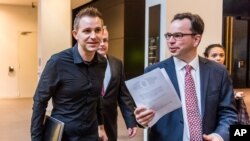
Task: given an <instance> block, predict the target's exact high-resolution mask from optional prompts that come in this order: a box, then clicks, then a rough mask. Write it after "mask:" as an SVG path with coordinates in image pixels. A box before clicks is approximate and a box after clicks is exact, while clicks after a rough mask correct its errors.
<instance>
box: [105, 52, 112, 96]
mask: <svg viewBox="0 0 250 141" xmlns="http://www.w3.org/2000/svg"><path fill="white" fill-rule="evenodd" d="M107 61H108V63H109V67H110V80H109V83H108V85H107V88H106V91H107V90H108V89H109V87H110V82H112V79H113V74H114V72H113V71H115V68H114V62H113V59H112V57H110V56H108V55H107ZM105 95H106V93H105ZM105 95H104V96H105Z"/></svg>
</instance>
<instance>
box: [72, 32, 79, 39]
mask: <svg viewBox="0 0 250 141" xmlns="http://www.w3.org/2000/svg"><path fill="white" fill-rule="evenodd" d="M72 35H73V36H74V38H75V39H76V40H78V34H77V31H75V30H73V31H72Z"/></svg>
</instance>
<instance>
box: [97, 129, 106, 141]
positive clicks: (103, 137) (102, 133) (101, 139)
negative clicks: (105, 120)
mask: <svg viewBox="0 0 250 141" xmlns="http://www.w3.org/2000/svg"><path fill="white" fill-rule="evenodd" d="M98 134H99V141H108V136H107V134H106V132H105V130H104V125H99V126H98Z"/></svg>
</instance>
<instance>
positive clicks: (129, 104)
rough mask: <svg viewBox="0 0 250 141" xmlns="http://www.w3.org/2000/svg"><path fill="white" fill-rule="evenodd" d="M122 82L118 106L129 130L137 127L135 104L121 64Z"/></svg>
mask: <svg viewBox="0 0 250 141" xmlns="http://www.w3.org/2000/svg"><path fill="white" fill-rule="evenodd" d="M120 66H121V73H120V74H121V80H120V92H119V95H118V104H119V107H120V110H121V113H122V115H123V118H124V120H125V123H126V126H127V128H132V127H136V126H137V122H136V119H135V116H134V107H135V103H134V101H133V99H132V97H131V95H130V93H129V91H128V89H127V87H126V85H125V74H124V69H123V65H122V63H121V65H120Z"/></svg>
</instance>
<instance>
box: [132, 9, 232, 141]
mask: <svg viewBox="0 0 250 141" xmlns="http://www.w3.org/2000/svg"><path fill="white" fill-rule="evenodd" d="M203 31H204V22H203V20H202V19H201V17H200V16H199V15H197V14H192V13H178V14H176V15H175V16H174V18H173V19H172V21H171V23H170V27H169V29H168V32H167V33H166V34H165V38H166V40H167V45H168V49H169V51H170V52H171V55H172V56H171V57H170V58H168V59H166V60H163V61H161V62H159V63H156V64H153V65H151V66H148V67H147V68H146V69H145V73H147V72H149V71H151V70H153V69H155V68H164V69H165V70H166V72H167V74H168V75H169V77H170V80H171V82H172V83H173V85H174V87H175V90H176V92H177V94H178V97H179V98H180V100H181V103H182V107H181V108H178V109H176V110H174V111H172V112H170V113H168V114H166V115H164V116H163V117H162V118H161V119H159V120H158V121H157V122H156V123H155V124H154V125H153V126H152V127H150V128H149V129H148V139H149V141H202V140H204V141H229V137H230V136H229V126H230V125H232V124H235V123H236V122H237V111H236V108H235V101H234V98H233V87H232V83H231V81H230V77H229V75H228V72H227V70H226V68H225V67H223V66H222V65H220V64H218V63H216V62H214V61H210V60H208V59H206V58H202V57H200V56H198V54H197V48H198V45H199V43H200V42H201V38H202V34H203ZM134 113H135V115H136V119H137V121H138V123H139V124H141V125H142V126H147V125H148V123H149V122H150V121H151V120H152V119H153V118H154V116H155V111H154V110H153V109H149V108H147V107H137V108H136V109H135V111H134Z"/></svg>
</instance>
